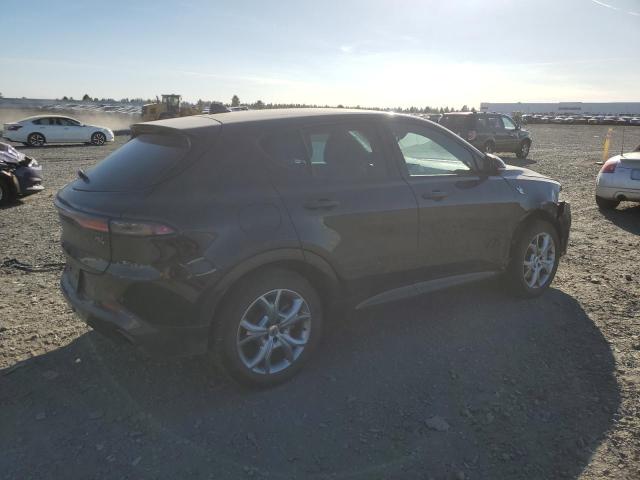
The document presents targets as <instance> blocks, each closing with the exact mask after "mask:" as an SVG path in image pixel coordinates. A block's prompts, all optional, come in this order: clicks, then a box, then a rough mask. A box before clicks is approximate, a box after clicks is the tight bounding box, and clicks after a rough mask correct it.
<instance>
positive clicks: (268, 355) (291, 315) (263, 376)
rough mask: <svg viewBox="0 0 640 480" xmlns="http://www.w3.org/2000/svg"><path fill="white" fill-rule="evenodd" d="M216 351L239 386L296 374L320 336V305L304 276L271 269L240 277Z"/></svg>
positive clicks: (219, 324) (219, 322)
mask: <svg viewBox="0 0 640 480" xmlns="http://www.w3.org/2000/svg"><path fill="white" fill-rule="evenodd" d="M216 317H217V318H216V319H215V320H214V321H215V322H216V324H215V328H214V331H213V335H214V338H213V342H212V344H213V347H212V348H213V351H212V353H213V355H214V356H215V357H216V358H217V361H218V363H219V364H221V366H222V367H223V369H224V370H225V371H226V372H227V373H228V374H229V375H230V376H231V377H232V378H233V379H234V380H236V381H238V382H239V383H241V384H244V385H247V386H253V387H270V386H272V385H276V384H278V383H281V382H283V381H286V380H288V379H290V378H291V377H293V376H294V375H295V374H296V373H297V372H298V371H299V370H300V368H301V367H302V365H303V364H304V362H305V361H306V360H307V358H308V357H309V356H310V355H311V353H312V352H313V350H314V349H315V347H316V345H317V343H318V341H319V340H320V336H321V335H322V305H321V302H320V298H319V296H318V294H317V292H316V291H315V289H314V288H313V287H312V286H311V285H310V284H309V282H308V281H307V280H306V279H305V278H304V277H302V276H300V275H298V274H297V273H295V272H292V271H289V270H282V269H269V270H265V271H262V272H260V273H258V274H257V275H253V276H251V277H249V278H247V279H245V280H244V281H242V282H241V283H240V284H239V285H238V286H237V287H236V288H234V290H233V291H232V292H231V294H230V297H229V298H228V299H227V301H225V302H224V306H223V308H222V310H221V311H220V313H219V315H217V316H216Z"/></svg>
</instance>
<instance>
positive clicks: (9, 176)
mask: <svg viewBox="0 0 640 480" xmlns="http://www.w3.org/2000/svg"><path fill="white" fill-rule="evenodd" d="M0 178H2V179H3V181H4V182H6V184H7V185H9V187H10V188H11V193H12V194H13V196H15V197H24V196H27V195H31V194H34V193H38V192H40V191H42V190H44V187H43V186H42V166H41V165H39V164H38V162H37V161H36V160H35V159H33V158H31V157H29V156H27V155H25V154H23V153H21V152H19V151H18V150H16V149H15V148H14V147H12V146H11V145H9V144H8V143H3V142H0Z"/></svg>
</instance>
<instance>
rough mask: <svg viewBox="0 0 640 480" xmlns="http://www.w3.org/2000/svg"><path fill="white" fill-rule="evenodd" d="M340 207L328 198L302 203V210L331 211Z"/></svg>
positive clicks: (337, 202)
mask: <svg viewBox="0 0 640 480" xmlns="http://www.w3.org/2000/svg"><path fill="white" fill-rule="evenodd" d="M339 206H340V202H339V201H337V200H330V199H328V198H320V199H317V200H308V201H306V202H305V203H304V208H306V209H307V210H321V209H324V210H331V209H332V208H336V207H339Z"/></svg>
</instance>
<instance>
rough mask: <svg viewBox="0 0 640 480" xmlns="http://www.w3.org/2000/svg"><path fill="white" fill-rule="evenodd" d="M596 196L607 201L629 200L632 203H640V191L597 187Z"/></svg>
mask: <svg viewBox="0 0 640 480" xmlns="http://www.w3.org/2000/svg"><path fill="white" fill-rule="evenodd" d="M596 195H597V196H598V197H601V198H605V199H607V200H620V199H624V200H629V201H632V202H640V190H638V189H632V188H621V187H607V186H604V185H597V186H596Z"/></svg>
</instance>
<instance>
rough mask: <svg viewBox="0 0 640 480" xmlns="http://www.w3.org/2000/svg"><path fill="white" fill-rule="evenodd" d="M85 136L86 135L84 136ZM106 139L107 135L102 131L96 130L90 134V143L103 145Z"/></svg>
mask: <svg viewBox="0 0 640 480" xmlns="http://www.w3.org/2000/svg"><path fill="white" fill-rule="evenodd" d="M85 138H86V137H85ZM106 141H107V136H106V135H105V134H104V133H102V132H96V133H94V134H93V135H91V145H97V146H100V145H104V144H105V143H106Z"/></svg>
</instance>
